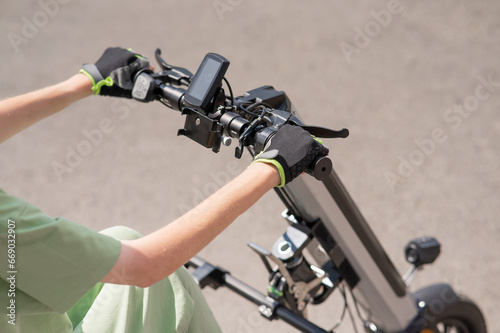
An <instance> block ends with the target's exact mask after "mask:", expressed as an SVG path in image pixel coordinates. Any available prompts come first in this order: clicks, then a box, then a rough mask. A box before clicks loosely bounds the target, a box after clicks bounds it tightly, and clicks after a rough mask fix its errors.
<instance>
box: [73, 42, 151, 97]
mask: <svg viewBox="0 0 500 333" xmlns="http://www.w3.org/2000/svg"><path fill="white" fill-rule="evenodd" d="M144 69H149V60H148V59H147V58H146V57H143V56H142V55H140V54H138V53H136V52H133V51H131V50H125V49H122V48H120V47H111V48H107V49H106V50H105V51H104V53H103V54H102V56H101V57H100V58H99V59H98V60H97V61H96V63H95V64H88V63H87V64H83V66H82V69H81V70H80V73H83V74H85V75H87V76H88V77H89V79H90V80H91V82H92V91H93V92H94V93H95V94H96V95H101V96H114V97H124V98H132V89H133V86H134V78H135V76H136V74H137V73H138V72H139V71H141V70H144Z"/></svg>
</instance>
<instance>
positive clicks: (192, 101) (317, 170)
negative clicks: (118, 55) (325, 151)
mask: <svg viewBox="0 0 500 333" xmlns="http://www.w3.org/2000/svg"><path fill="white" fill-rule="evenodd" d="M155 56H156V60H157V61H158V63H159V65H160V67H161V69H162V70H161V71H160V72H158V73H154V72H153V71H151V70H142V71H140V72H139V73H137V75H136V77H135V79H134V87H133V90H132V97H133V98H134V99H136V100H138V101H141V102H151V101H155V100H156V101H160V102H161V103H163V104H164V105H165V106H167V107H169V108H171V109H174V110H178V111H181V112H182V114H183V115H185V116H186V121H185V124H184V128H182V129H180V130H179V131H178V133H177V134H178V135H184V136H187V137H189V138H190V139H192V140H194V141H195V142H197V143H199V144H201V145H202V146H204V147H206V148H211V149H212V150H213V151H214V152H218V151H219V149H220V146H221V144H223V145H230V142H231V141H232V140H231V138H236V139H237V140H238V146H237V147H236V148H235V156H236V157H237V158H241V156H242V154H243V150H244V148H247V149H248V151H249V152H250V154H251V155H252V156H255V155H256V154H257V153H259V152H260V151H262V150H264V147H265V146H266V144H267V143H268V142H269V140H270V139H271V138H272V136H273V135H274V134H275V133H276V131H277V130H278V129H279V128H280V127H281V126H283V125H284V124H287V123H288V124H292V125H296V126H301V127H302V128H304V129H305V130H307V131H309V132H310V133H311V135H314V136H317V137H328V138H334V137H343V138H345V137H347V136H348V135H349V132H348V131H347V129H343V130H341V131H333V130H330V129H327V128H323V127H317V126H306V125H304V124H302V122H301V121H300V120H299V119H298V118H297V117H296V116H295V115H294V113H295V110H294V108H293V106H292V104H291V102H290V100H289V99H288V97H287V96H286V94H285V93H284V92H283V91H277V90H275V89H274V88H273V87H271V86H263V87H260V88H257V89H253V90H250V91H247V92H246V93H245V94H244V95H242V96H238V97H236V98H234V97H233V94H232V89H231V86H230V85H229V82H227V80H226V79H225V78H224V74H225V72H226V70H227V67H228V66H229V61H227V60H226V59H225V58H224V57H222V56H220V55H217V54H213V53H209V54H207V55H206V56H205V59H204V60H203V62H202V64H201V65H200V67H199V68H198V70H197V72H196V74H195V75H193V74H191V72H190V71H188V70H187V69H185V68H182V67H175V66H171V65H169V64H168V63H167V62H166V61H165V60H163V59H162V57H161V51H160V50H159V49H157V50H156V52H155ZM223 80H224V81H225V83H226V86H227V88H228V90H229V92H230V96H226V94H225V91H224V89H223V88H222V81H223ZM331 170H332V162H331V160H330V159H329V158H328V157H326V156H320V157H318V158H317V159H316V160H315V161H314V162H313V163H311V165H310V166H309V167H308V169H307V171H306V172H307V173H309V174H311V175H312V176H314V177H315V178H316V179H318V180H324V179H326V177H328V176H329V175H330V173H331Z"/></svg>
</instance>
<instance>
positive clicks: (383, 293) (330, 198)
mask: <svg viewBox="0 0 500 333" xmlns="http://www.w3.org/2000/svg"><path fill="white" fill-rule="evenodd" d="M276 192H277V193H278V195H279V197H280V198H281V200H282V201H283V202H284V204H285V205H286V207H287V209H288V214H289V215H291V216H293V217H294V218H295V219H296V220H298V221H303V222H302V223H307V224H309V225H310V223H316V224H320V225H321V228H314V229H313V230H315V232H314V233H315V234H314V237H315V238H316V239H318V240H319V242H320V243H321V244H322V246H323V248H326V250H327V251H328V256H329V258H330V260H332V261H333V262H334V263H335V265H336V266H337V267H339V268H341V270H343V271H342V272H341V273H342V275H343V277H344V279H345V280H346V282H347V283H348V285H349V287H350V288H351V290H352V292H353V294H354V296H355V297H356V299H357V301H358V302H359V303H360V305H361V307H362V308H364V309H365V310H368V311H369V315H370V317H369V319H370V321H372V322H373V323H374V324H375V325H376V326H377V327H378V328H379V329H380V330H383V331H385V332H402V331H406V329H407V328H408V327H409V325H410V324H411V323H412V321H414V319H415V318H416V317H417V316H418V314H419V312H420V311H421V309H420V308H419V306H418V304H417V302H416V300H415V297H414V296H413V295H412V294H411V293H409V291H408V290H407V288H406V285H405V283H404V281H403V280H402V279H401V277H400V275H399V273H398V272H397V270H396V269H395V267H394V266H393V264H392V262H391V261H390V259H389V258H388V256H387V254H386V253H385V251H384V250H383V248H382V246H381V245H380V243H379V242H378V240H377V239H376V238H375V235H374V234H373V232H372V230H371V229H370V227H369V226H368V224H367V223H366V221H365V219H364V218H363V216H362V215H361V213H360V211H359V210H358V208H357V207H356V205H355V204H354V202H353V200H352V199H351V197H350V196H349V194H348V193H347V191H346V190H345V188H344V186H343V185H342V183H341V181H340V179H339V178H338V176H337V174H336V173H335V171H333V170H332V173H331V174H330V176H329V177H328V178H327V179H326V180H324V181H323V182H320V181H317V180H315V179H314V178H312V177H310V176H308V175H303V176H300V177H298V178H297V179H295V180H294V181H293V182H291V183H290V184H287V185H285V186H284V187H283V188H280V189H276ZM311 254H313V255H314V251H311ZM318 259H319V260H321V259H320V258H318ZM188 265H189V266H193V267H200V266H201V267H203V266H204V268H205V271H204V272H203V273H202V271H201V270H200V271H198V273H197V274H195V275H194V276H195V278H196V279H197V280H203V278H207V277H208V279H209V281H210V282H206V281H205V283H203V284H202V287H204V286H205V285H206V284H209V285H211V286H212V287H218V286H220V285H225V286H227V287H229V288H230V289H231V290H233V291H235V292H236V293H238V294H240V295H242V296H244V297H245V298H247V299H249V300H250V301H252V302H254V303H256V304H258V305H259V306H260V308H259V310H260V312H261V313H262V314H263V315H264V316H266V317H271V316H275V317H278V318H280V319H282V320H284V321H286V322H287V323H289V324H290V325H292V326H294V327H296V328H298V329H299V330H301V331H304V332H324V330H323V329H321V328H319V327H318V326H316V325H314V324H312V323H310V322H309V321H307V320H306V319H304V318H302V317H301V316H298V315H297V314H295V313H293V312H292V311H290V310H288V309H286V308H284V307H283V306H280V305H279V304H277V303H276V302H274V301H273V300H272V299H270V298H269V297H266V296H264V295H263V294H261V293H260V292H258V291H256V290H255V289H253V288H251V287H249V286H248V285H245V284H244V283H242V282H241V281H239V280H237V279H235V278H234V277H232V276H230V275H229V274H228V273H227V272H225V271H224V270H222V269H220V268H217V267H214V266H212V265H210V264H208V263H206V262H204V261H203V260H201V259H200V258H197V257H196V258H193V259H192V260H191V261H190V262H189V264H188ZM214 272H215V273H214Z"/></svg>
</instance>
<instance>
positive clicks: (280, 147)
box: [252, 125, 328, 187]
mask: <svg viewBox="0 0 500 333" xmlns="http://www.w3.org/2000/svg"><path fill="white" fill-rule="evenodd" d="M327 154H328V148H327V147H325V146H323V144H322V142H321V141H320V140H318V139H316V138H314V137H313V136H312V135H311V134H309V132H307V131H306V130H304V129H302V128H301V127H299V126H292V125H283V126H282V127H281V128H280V129H279V130H278V131H277V132H276V134H274V136H273V137H272V138H271V140H270V143H268V144H267V145H266V148H264V151H263V152H261V153H260V154H258V155H257V156H255V158H254V161H253V162H252V163H254V162H264V163H269V164H272V165H274V166H276V167H277V168H278V170H279V173H280V178H281V184H280V185H278V187H282V186H283V185H285V184H288V183H289V182H291V181H292V180H293V179H295V178H296V177H297V176H298V175H300V174H301V173H302V172H304V171H305V170H306V169H307V168H308V167H309V166H311V164H312V162H313V161H314V160H315V159H316V158H317V157H318V156H326V155H327Z"/></svg>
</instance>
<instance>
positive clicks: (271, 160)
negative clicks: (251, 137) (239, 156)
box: [250, 149, 287, 187]
mask: <svg viewBox="0 0 500 333" xmlns="http://www.w3.org/2000/svg"><path fill="white" fill-rule="evenodd" d="M278 153H279V152H278V151H277V150H275V149H274V150H271V151H270V152H261V153H260V154H258V155H257V156H255V159H254V160H253V162H252V163H251V164H250V165H252V164H254V163H255V162H262V163H267V164H271V165H274V166H275V167H276V168H277V169H278V172H279V174H280V179H281V183H280V184H279V185H278V186H277V187H283V186H284V185H285V184H286V182H287V179H286V175H285V169H284V168H283V166H282V165H281V163H280V162H278V161H277V160H276V159H275V158H279V156H278ZM280 159H281V158H280Z"/></svg>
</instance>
